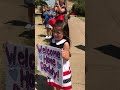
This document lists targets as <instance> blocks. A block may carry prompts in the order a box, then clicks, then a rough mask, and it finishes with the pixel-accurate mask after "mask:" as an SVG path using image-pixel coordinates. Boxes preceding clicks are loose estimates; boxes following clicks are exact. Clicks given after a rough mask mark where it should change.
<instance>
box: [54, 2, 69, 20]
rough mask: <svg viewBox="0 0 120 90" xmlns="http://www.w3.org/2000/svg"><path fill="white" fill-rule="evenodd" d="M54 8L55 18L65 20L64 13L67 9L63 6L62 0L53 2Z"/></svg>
mask: <svg viewBox="0 0 120 90" xmlns="http://www.w3.org/2000/svg"><path fill="white" fill-rule="evenodd" d="M54 10H55V12H56V18H57V20H65V18H64V17H65V14H67V9H66V6H65V1H64V0H59V1H57V2H55V7H54Z"/></svg>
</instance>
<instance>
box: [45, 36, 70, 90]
mask: <svg viewBox="0 0 120 90" xmlns="http://www.w3.org/2000/svg"><path fill="white" fill-rule="evenodd" d="M65 42H67V40H66V39H62V40H60V41H59V42H55V39H54V38H53V39H52V41H51V44H50V45H51V46H53V47H57V48H61V49H62V48H63V46H64V43H65ZM71 77H72V75H71V68H70V62H69V60H67V61H66V60H63V86H60V85H58V84H57V83H56V82H54V80H53V79H51V78H50V77H48V79H47V83H48V85H52V86H54V87H57V88H59V89H63V90H68V89H72V83H71Z"/></svg>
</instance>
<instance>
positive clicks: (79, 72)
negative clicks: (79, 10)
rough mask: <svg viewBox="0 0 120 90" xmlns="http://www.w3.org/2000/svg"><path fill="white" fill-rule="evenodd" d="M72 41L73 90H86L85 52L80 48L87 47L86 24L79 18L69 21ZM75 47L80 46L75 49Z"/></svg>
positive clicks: (72, 18)
mask: <svg viewBox="0 0 120 90" xmlns="http://www.w3.org/2000/svg"><path fill="white" fill-rule="evenodd" d="M68 24H69V28H70V39H71V54H72V57H71V58H70V63H71V68H72V76H73V77H72V84H73V89H72V90H85V51H84V50H82V48H81V47H80V46H83V47H84V46H85V22H83V21H81V20H80V19H79V18H78V17H71V18H70V20H68ZM75 46H78V48H77V47H75ZM84 48H85V47H84Z"/></svg>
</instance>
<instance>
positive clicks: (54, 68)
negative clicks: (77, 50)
mask: <svg viewBox="0 0 120 90" xmlns="http://www.w3.org/2000/svg"><path fill="white" fill-rule="evenodd" d="M37 50H38V58H37V61H38V62H37V68H38V70H39V71H40V72H42V73H45V74H47V75H48V76H49V77H50V78H52V79H53V80H54V81H55V82H56V83H57V84H59V85H60V86H62V83H63V77H62V76H63V67H62V64H63V60H62V57H61V50H60V49H58V48H55V47H51V46H46V45H39V44H37Z"/></svg>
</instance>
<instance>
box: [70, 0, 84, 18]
mask: <svg viewBox="0 0 120 90" xmlns="http://www.w3.org/2000/svg"><path fill="white" fill-rule="evenodd" d="M70 1H74V2H75V3H74V5H73V8H72V9H73V10H72V11H74V12H76V14H77V15H80V16H85V0H70Z"/></svg>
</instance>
